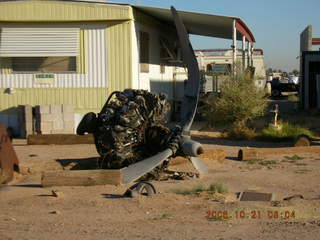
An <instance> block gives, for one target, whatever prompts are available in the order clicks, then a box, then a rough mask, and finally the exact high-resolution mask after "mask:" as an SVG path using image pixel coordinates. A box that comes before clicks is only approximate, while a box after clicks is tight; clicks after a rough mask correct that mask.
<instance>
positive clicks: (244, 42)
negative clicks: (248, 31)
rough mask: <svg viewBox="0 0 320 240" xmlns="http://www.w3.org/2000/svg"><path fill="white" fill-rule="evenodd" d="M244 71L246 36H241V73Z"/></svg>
mask: <svg viewBox="0 0 320 240" xmlns="http://www.w3.org/2000/svg"><path fill="white" fill-rule="evenodd" d="M245 70H246V36H244V35H243V36H242V71H243V72H244V71H245Z"/></svg>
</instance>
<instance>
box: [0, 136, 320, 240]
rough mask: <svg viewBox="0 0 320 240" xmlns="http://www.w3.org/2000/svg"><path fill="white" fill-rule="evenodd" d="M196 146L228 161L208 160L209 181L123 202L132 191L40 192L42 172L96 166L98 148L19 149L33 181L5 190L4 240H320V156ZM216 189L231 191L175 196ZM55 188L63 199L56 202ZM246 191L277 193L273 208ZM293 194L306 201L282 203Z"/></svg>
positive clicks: (212, 142)
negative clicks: (244, 153) (240, 157)
mask: <svg viewBox="0 0 320 240" xmlns="http://www.w3.org/2000/svg"><path fill="white" fill-rule="evenodd" d="M199 139H200V140H201V142H202V143H203V144H204V147H205V149H223V150H224V151H225V152H226V154H227V160H226V161H225V162H224V163H223V164H221V163H218V162H217V161H214V160H213V159H211V160H206V164H207V165H208V167H209V174H208V175H206V176H203V177H202V178H200V179H191V180H180V181H179V180H170V181H162V182H156V181H153V182H152V183H153V184H154V185H155V187H156V188H157V190H158V191H159V192H160V193H159V194H157V195H154V196H152V197H145V196H141V197H138V198H124V197H122V194H123V193H124V192H125V190H126V189H127V188H128V187H129V185H123V186H110V185H106V186H92V187H55V188H42V187H41V185H40V183H41V179H40V172H41V171H42V170H43V169H44V168H50V169H62V168H66V167H70V164H69V163H70V162H74V161H76V160H77V159H85V160H87V161H90V160H91V161H95V158H96V157H97V153H96V151H95V147H94V145H73V146H61V145H60V146H55V145H49V146H27V145H24V144H17V143H16V144H15V147H14V148H15V150H16V152H17V154H18V157H19V159H20V161H21V166H22V168H23V171H25V173H28V172H29V173H32V175H25V176H20V177H19V178H18V179H17V180H15V181H14V182H13V183H11V184H10V185H9V186H6V187H1V188H0V239H1V240H8V239H19V240H20V239H28V240H29V239H41V240H43V239H55V240H56V239H68V240H73V239H77V240H79V239H220V240H227V239H230V240H231V239H232V240H241V239H242V240H245V239H263V240H269V239H308V240H311V239H314V240H316V239H317V240H318V239H320V188H319V182H320V156H316V155H312V153H308V152H305V153H303V154H302V153H299V155H298V156H291V155H290V156H288V155H285V154H282V152H281V147H286V146H288V145H289V144H286V143H284V144H275V143H259V142H249V141H229V140H224V139H219V138H211V139H203V138H199ZM199 139H198V140H199ZM247 146H249V147H275V146H277V147H279V149H277V150H275V151H274V153H273V154H272V155H268V156H266V157H265V158H263V159H259V161H256V162H250V163H248V162H240V161H237V160H236V156H237V152H238V150H239V149H240V148H241V147H247ZM57 160H58V161H57ZM68 164H69V165H68ZM71 166H72V165H71ZM217 182H220V183H223V184H224V186H226V187H227V188H228V192H229V193H228V194H225V195H223V198H222V200H221V199H220V200H218V199H217V197H216V196H210V195H206V194H195V195H186V196H184V195H179V194H175V193H174V192H175V190H177V189H185V188H192V187H193V186H195V185H197V184H199V183H202V184H211V183H217ZM53 189H54V190H58V191H60V192H62V196H60V197H53V196H52V194H51V191H52V190H53ZM244 190H255V191H259V192H267V193H274V200H275V201H272V202H239V201H237V200H236V198H235V196H236V194H237V193H239V192H241V191H244ZM295 194H301V195H302V196H303V198H304V199H292V200H290V201H283V198H285V197H289V196H292V195H295ZM224 198H225V200H223V199H224ZM219 214H220V215H219ZM218 215H219V216H221V215H222V216H223V218H215V216H218ZM208 216H209V218H208Z"/></svg>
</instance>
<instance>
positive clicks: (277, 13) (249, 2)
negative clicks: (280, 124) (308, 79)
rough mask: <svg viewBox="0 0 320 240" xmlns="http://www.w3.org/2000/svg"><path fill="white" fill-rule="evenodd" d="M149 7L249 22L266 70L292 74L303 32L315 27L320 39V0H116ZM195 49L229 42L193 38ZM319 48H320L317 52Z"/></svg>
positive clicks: (229, 42) (220, 46)
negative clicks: (272, 69)
mask: <svg viewBox="0 0 320 240" xmlns="http://www.w3.org/2000/svg"><path fill="white" fill-rule="evenodd" d="M114 2H124V3H131V4H140V5H146V6H154V7H162V8H169V7H170V6H171V5H173V6H174V7H175V8H176V9H177V10H186V11H195V12H202V13H209V14H218V15H227V16H237V17H240V18H241V19H242V20H244V21H245V22H246V24H247V25H248V27H249V28H250V29H251V31H252V32H253V34H254V36H255V38H256V44H255V48H262V49H263V50H264V53H265V64H266V68H269V67H271V68H276V69H282V70H283V71H291V70H293V69H295V68H296V69H298V68H299V66H298V65H299V60H298V59H297V56H298V55H299V48H300V47H299V46H300V43H299V42H300V33H301V32H302V31H303V30H304V28H305V27H306V26H307V25H309V24H311V25H313V37H319V38H320V0H219V1H216V0H131V1H130V0H127V1H126V0H118V1H117V0H115V1H114ZM191 40H192V44H193V47H194V49H199V48H228V47H230V45H231V41H229V40H221V39H216V38H208V37H199V36H192V37H191ZM317 48H318V49H319V48H320V46H317V47H316V48H315V49H317Z"/></svg>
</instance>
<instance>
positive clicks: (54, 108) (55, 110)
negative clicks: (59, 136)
mask: <svg viewBox="0 0 320 240" xmlns="http://www.w3.org/2000/svg"><path fill="white" fill-rule="evenodd" d="M50 113H52V114H61V113H62V107H61V105H60V104H51V105H50Z"/></svg>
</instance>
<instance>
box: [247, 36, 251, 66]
mask: <svg viewBox="0 0 320 240" xmlns="http://www.w3.org/2000/svg"><path fill="white" fill-rule="evenodd" d="M250 49H251V42H249V41H248V58H247V60H248V67H250V64H251V60H250V59H251V51H250Z"/></svg>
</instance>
